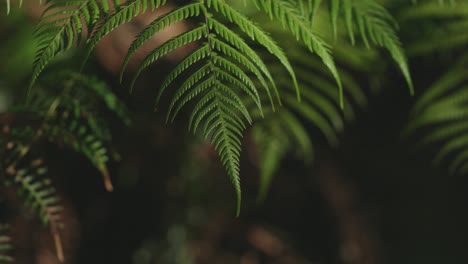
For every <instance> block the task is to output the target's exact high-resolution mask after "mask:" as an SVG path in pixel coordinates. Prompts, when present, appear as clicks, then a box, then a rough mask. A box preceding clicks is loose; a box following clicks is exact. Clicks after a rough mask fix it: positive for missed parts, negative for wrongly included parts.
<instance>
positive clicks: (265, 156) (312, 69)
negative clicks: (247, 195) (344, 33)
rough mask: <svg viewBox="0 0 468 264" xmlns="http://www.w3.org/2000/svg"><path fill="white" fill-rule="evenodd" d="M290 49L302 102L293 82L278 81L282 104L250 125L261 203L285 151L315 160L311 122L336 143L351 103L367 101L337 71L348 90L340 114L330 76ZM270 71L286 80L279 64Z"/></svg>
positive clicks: (302, 51)
mask: <svg viewBox="0 0 468 264" xmlns="http://www.w3.org/2000/svg"><path fill="white" fill-rule="evenodd" d="M291 47H292V48H295V50H296V52H292V53H291V59H292V62H293V63H294V65H295V66H296V68H297V71H296V73H297V76H298V81H299V85H300V86H301V88H302V98H303V100H302V101H301V102H300V103H298V102H297V101H296V100H295V96H294V91H293V89H291V86H290V85H289V84H288V83H287V82H284V81H279V82H278V86H279V87H280V88H281V89H282V90H283V91H284V92H283V99H284V105H283V107H281V108H279V109H278V110H277V111H276V112H266V113H265V118H264V119H259V120H257V121H256V123H255V124H254V126H253V129H252V134H253V139H254V142H255V144H256V145H257V148H258V163H259V170H260V190H259V196H258V200H259V201H262V200H263V199H265V198H266V195H267V193H268V189H269V186H270V184H271V181H272V179H273V175H274V174H275V173H276V171H277V169H278V167H279V166H280V164H281V161H282V160H283V158H284V157H285V156H286V155H287V154H289V153H293V154H296V155H297V156H299V157H300V158H301V159H303V160H304V162H305V163H306V164H310V162H311V161H312V159H313V144H312V139H311V138H310V135H309V134H310V132H309V130H310V128H309V127H310V126H313V127H314V128H316V129H317V130H318V131H320V133H321V134H322V135H324V137H325V139H326V141H327V142H328V143H329V144H330V145H331V146H337V145H338V141H339V140H338V134H339V133H340V132H341V131H342V130H343V128H344V122H345V121H351V120H352V119H353V117H354V115H353V108H354V107H353V106H354V105H356V104H357V105H360V106H362V105H363V104H365V97H364V95H363V92H362V90H361V88H360V87H359V86H358V85H357V84H356V82H355V81H354V80H353V79H352V78H351V77H350V76H349V75H348V74H347V73H346V72H344V71H340V76H341V77H342V80H343V84H344V87H345V88H346V91H347V93H346V94H345V95H346V96H344V103H345V105H346V111H345V112H341V111H340V106H339V105H338V104H337V101H336V97H337V95H338V92H337V90H336V89H334V88H335V82H334V81H333V77H332V76H330V74H329V72H328V71H327V70H326V69H324V68H323V67H322V65H321V63H320V62H319V61H318V60H316V59H315V58H313V57H311V56H307V50H305V49H303V48H301V47H295V46H294V45H292V46H291ZM272 71H273V73H274V75H275V76H277V77H278V79H279V80H284V76H282V74H281V71H278V68H277V67H276V68H274V67H273V68H272ZM255 117H257V116H255ZM304 121H306V122H304Z"/></svg>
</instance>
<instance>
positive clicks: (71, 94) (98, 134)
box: [13, 72, 130, 191]
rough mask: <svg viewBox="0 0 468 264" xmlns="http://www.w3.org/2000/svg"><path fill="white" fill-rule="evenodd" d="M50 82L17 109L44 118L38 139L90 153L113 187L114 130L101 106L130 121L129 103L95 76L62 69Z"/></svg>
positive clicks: (90, 157) (106, 183)
mask: <svg viewBox="0 0 468 264" xmlns="http://www.w3.org/2000/svg"><path fill="white" fill-rule="evenodd" d="M57 77H58V78H57ZM46 83H47V86H48V87H49V89H36V90H35V91H33V92H32V94H31V95H30V97H29V101H28V103H27V104H26V105H23V106H19V107H16V108H15V109H13V111H14V112H18V113H19V112H26V113H29V115H30V116H33V117H35V118H36V120H40V122H41V125H40V126H39V127H38V128H36V129H37V133H36V135H35V137H37V139H39V138H45V139H48V140H49V141H50V142H54V143H56V144H59V145H62V146H66V147H69V148H71V149H73V150H75V151H76V152H78V153H81V154H83V155H84V156H86V157H87V158H88V160H89V161H90V162H92V163H93V164H94V166H95V167H96V168H97V169H98V170H99V171H100V172H101V174H102V176H103V179H104V183H105V187H106V189H107V190H108V191H111V190H112V189H113V187H112V183H111V180H110V176H109V172H108V169H107V165H106V164H107V162H108V161H109V159H110V154H111V152H110V150H109V144H110V140H111V134H110V132H109V131H108V128H107V125H106V123H105V122H103V121H102V118H101V116H100V114H99V112H100V111H99V107H100V105H101V104H105V105H106V106H107V108H108V109H109V110H111V111H112V112H114V113H115V114H116V115H118V116H119V117H120V118H121V119H122V120H123V121H124V122H125V123H126V124H129V123H130V118H129V117H128V114H127V112H126V108H125V106H124V105H123V104H122V103H121V102H120V101H119V100H118V99H117V98H116V97H115V95H114V94H113V93H112V92H111V91H110V90H108V88H107V86H106V85H105V84H104V83H103V82H100V81H98V80H96V79H94V78H89V77H86V76H82V75H80V74H76V73H70V72H62V73H57V74H56V75H55V76H54V80H53V81H51V80H49V81H48V82H46Z"/></svg>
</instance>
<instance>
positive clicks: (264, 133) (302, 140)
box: [252, 108, 313, 202]
mask: <svg viewBox="0 0 468 264" xmlns="http://www.w3.org/2000/svg"><path fill="white" fill-rule="evenodd" d="M252 136H253V139H254V141H255V143H256V145H257V146H258V157H259V170H260V188H259V193H258V197H257V201H258V202H262V201H264V200H265V198H266V196H267V194H268V190H269V189H270V185H271V182H272V180H273V175H274V174H275V173H276V171H277V170H278V167H279V166H280V164H281V160H282V159H283V158H284V157H285V155H286V154H287V153H288V152H290V151H291V150H292V149H294V148H295V151H296V152H298V153H301V154H302V155H303V158H304V160H306V161H310V160H312V159H313V145H312V141H311V140H310V137H309V135H308V132H307V130H306V129H305V128H304V126H303V124H302V123H301V122H300V121H299V120H298V119H297V117H296V116H294V115H293V114H292V113H291V112H289V111H287V110H286V109H284V108H281V109H279V110H278V111H277V113H271V114H269V115H267V116H266V118H265V120H264V121H260V122H259V123H258V124H256V125H254V126H253V129H252Z"/></svg>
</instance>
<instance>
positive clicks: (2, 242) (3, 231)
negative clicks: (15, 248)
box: [0, 225, 13, 264]
mask: <svg viewBox="0 0 468 264" xmlns="http://www.w3.org/2000/svg"><path fill="white" fill-rule="evenodd" d="M9 229H10V228H9V227H8V226H7V225H0V263H1V264H6V263H13V258H12V257H11V256H10V255H9V251H10V250H11V248H12V245H11V237H10V236H9Z"/></svg>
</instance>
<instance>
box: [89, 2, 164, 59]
mask: <svg viewBox="0 0 468 264" xmlns="http://www.w3.org/2000/svg"><path fill="white" fill-rule="evenodd" d="M104 2H105V1H104ZM148 2H149V4H150V5H151V9H150V10H151V11H154V9H156V8H158V7H160V6H163V5H164V4H166V0H132V1H128V2H125V3H124V4H122V5H119V8H118V11H117V12H115V14H111V15H109V16H107V17H106V19H105V21H104V22H103V23H102V24H99V25H98V27H97V28H96V30H95V33H93V35H92V36H91V37H90V38H89V39H88V41H87V42H88V45H87V51H86V56H85V59H84V60H83V66H84V64H85V63H86V61H87V60H88V58H89V56H90V55H91V52H93V50H94V48H95V47H96V45H97V44H98V43H99V41H101V40H102V39H103V38H104V37H105V36H106V35H108V34H109V33H111V32H112V31H114V30H115V29H116V28H118V27H119V26H121V25H123V24H125V23H128V22H130V21H131V20H132V19H133V18H135V17H136V16H138V15H139V14H143V13H145V12H146V11H147V10H148ZM83 66H82V68H83Z"/></svg>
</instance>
